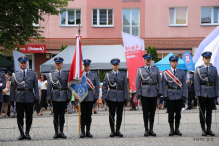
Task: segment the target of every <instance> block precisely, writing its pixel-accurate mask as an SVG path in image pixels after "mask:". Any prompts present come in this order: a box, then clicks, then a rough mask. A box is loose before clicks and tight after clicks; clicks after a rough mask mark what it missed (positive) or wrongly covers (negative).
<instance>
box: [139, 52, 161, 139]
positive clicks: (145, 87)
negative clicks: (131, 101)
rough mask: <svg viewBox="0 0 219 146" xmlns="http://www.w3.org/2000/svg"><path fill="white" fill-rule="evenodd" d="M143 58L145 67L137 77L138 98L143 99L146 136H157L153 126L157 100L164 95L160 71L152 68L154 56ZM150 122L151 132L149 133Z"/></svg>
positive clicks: (140, 69)
mask: <svg viewBox="0 0 219 146" xmlns="http://www.w3.org/2000/svg"><path fill="white" fill-rule="evenodd" d="M143 58H144V63H145V65H144V66H142V67H139V68H138V72H137V76H136V89H137V96H138V98H141V102H142V107H143V118H144V126H145V133H144V136H149V135H151V136H156V133H154V132H153V126H154V115H155V111H156V105H157V98H158V97H160V96H161V95H162V84H161V79H160V71H159V69H158V68H157V67H155V66H151V61H152V54H145V55H143ZM149 120H150V130H149V131H148V121H149Z"/></svg>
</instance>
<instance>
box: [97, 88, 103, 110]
mask: <svg viewBox="0 0 219 146" xmlns="http://www.w3.org/2000/svg"><path fill="white" fill-rule="evenodd" d="M99 90H100V91H99V99H98V104H99V106H98V107H99V111H101V110H102V109H101V107H102V105H103V101H102V85H100V86H99Z"/></svg>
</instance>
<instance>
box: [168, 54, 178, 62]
mask: <svg viewBox="0 0 219 146" xmlns="http://www.w3.org/2000/svg"><path fill="white" fill-rule="evenodd" d="M172 60H177V61H178V60H179V57H178V56H177V55H172V56H170V58H169V61H172Z"/></svg>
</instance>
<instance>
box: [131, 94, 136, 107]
mask: <svg viewBox="0 0 219 146" xmlns="http://www.w3.org/2000/svg"><path fill="white" fill-rule="evenodd" d="M135 94H136V93H132V99H131V103H132V109H135V108H136V107H135V103H134V97H135Z"/></svg>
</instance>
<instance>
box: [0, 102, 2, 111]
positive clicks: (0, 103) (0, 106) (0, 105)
mask: <svg viewBox="0 0 219 146" xmlns="http://www.w3.org/2000/svg"><path fill="white" fill-rule="evenodd" d="M1 109H2V102H0V110H1Z"/></svg>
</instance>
